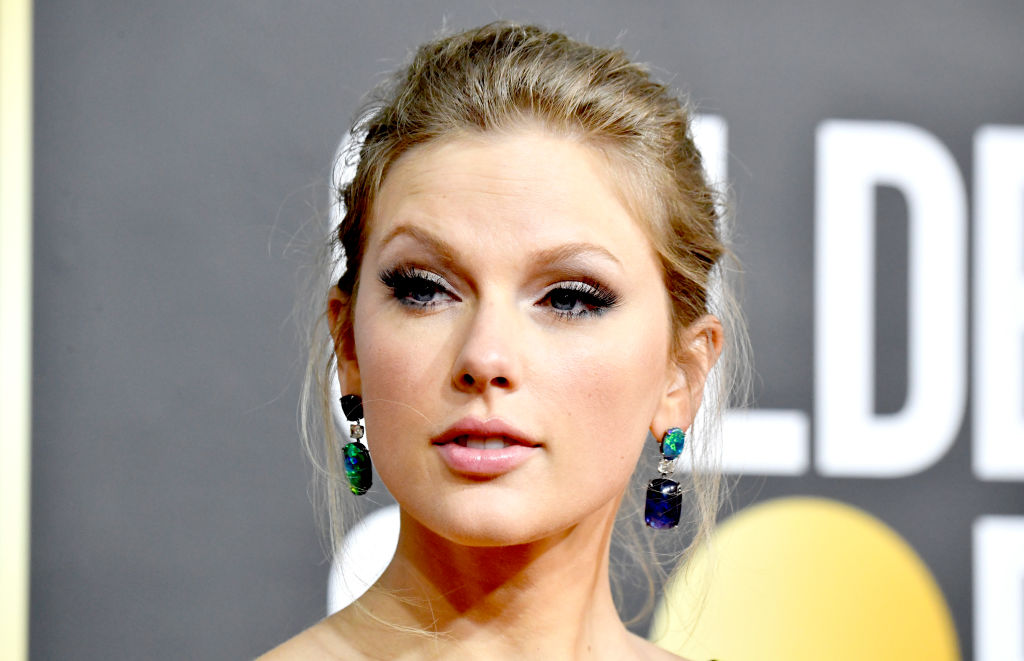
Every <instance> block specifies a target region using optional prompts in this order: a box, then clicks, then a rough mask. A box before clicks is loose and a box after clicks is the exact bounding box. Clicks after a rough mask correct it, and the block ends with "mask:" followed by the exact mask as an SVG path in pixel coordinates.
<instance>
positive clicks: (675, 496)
mask: <svg viewBox="0 0 1024 661" xmlns="http://www.w3.org/2000/svg"><path fill="white" fill-rule="evenodd" d="M682 512H683V495H682V492H681V491H680V489H679V483H678V482H676V481H675V480H669V479H667V478H664V477H656V478H654V479H653V480H651V481H650V483H649V484H648V485H647V503H646V504H645V506H644V521H645V522H646V523H647V525H648V526H650V527H652V528H658V529H663V528H675V527H676V526H677V525H679V517H680V516H681V515H682Z"/></svg>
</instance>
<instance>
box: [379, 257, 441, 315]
mask: <svg viewBox="0 0 1024 661" xmlns="http://www.w3.org/2000/svg"><path fill="white" fill-rule="evenodd" d="M377 277H378V278H380V281H381V283H382V284H383V285H384V286H385V287H387V288H388V289H390V290H391V295H392V296H393V297H394V298H395V300H396V301H398V303H399V304H400V305H405V306H408V307H411V308H419V309H426V308H431V307H434V306H435V305H440V304H441V301H437V300H434V299H432V300H429V301H418V300H416V299H414V298H411V296H413V294H414V293H421V294H422V293H429V294H433V295H436V294H445V295H447V296H448V297H450V298H451V299H453V300H458V297H456V296H455V294H453V293H452V292H451V290H450V289H449V288H448V283H447V282H445V280H444V278H442V277H441V276H439V275H437V274H436V273H431V272H430V271H424V270H423V269H418V268H414V267H412V266H396V267H394V268H390V269H386V270H384V271H381V272H380V273H379V274H378V276H377Z"/></svg>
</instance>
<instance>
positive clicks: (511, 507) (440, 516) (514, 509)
mask: <svg viewBox="0 0 1024 661" xmlns="http://www.w3.org/2000/svg"><path fill="white" fill-rule="evenodd" d="M488 500H489V499H486V498H476V499H474V500H473V501H472V504H468V503H467V502H465V500H462V499H460V501H461V502H458V503H454V504H451V503H448V504H446V503H443V502H440V503H439V502H435V503H432V506H430V507H428V508H424V510H423V511H419V508H411V509H409V510H408V511H407V514H408V515H409V516H410V517H412V518H413V519H415V520H416V522H417V523H418V524H419V525H421V526H423V527H424V528H426V530H428V531H429V532H430V533H432V534H434V535H437V536H438V537H442V538H444V539H445V540H447V541H448V542H451V543H453V544H459V545H461V546H468V547H480V548H494V547H502V546H521V545H524V544H530V543H533V542H538V541H541V540H544V539H550V538H554V537H559V536H563V535H565V534H567V533H568V532H570V531H572V530H573V529H575V528H576V527H577V526H578V525H579V524H580V523H581V522H583V521H589V522H593V523H598V522H599V521H604V520H605V519H609V520H611V521H613V520H614V516H615V508H614V507H599V508H598V509H597V510H596V511H580V512H567V511H565V509H564V508H562V509H559V508H552V507H551V506H548V505H542V504H539V503H537V502H536V501H527V502H521V503H516V502H515V500H514V499H510V498H505V499H494V500H490V502H488ZM446 505H449V506H446ZM450 505H454V506H450ZM553 513H557V514H555V515H554V516H553V515H552V514H553ZM602 527H603V526H602Z"/></svg>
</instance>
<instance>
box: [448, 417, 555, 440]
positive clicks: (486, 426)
mask: <svg viewBox="0 0 1024 661" xmlns="http://www.w3.org/2000/svg"><path fill="white" fill-rule="evenodd" d="M460 436H472V437H475V438H497V437H501V438H505V439H508V440H509V441H510V442H512V443H516V444H518V445H525V446H527V447H537V446H538V445H540V443H538V442H537V441H534V440H533V439H532V438H530V437H529V436H527V435H526V434H524V433H523V432H521V431H519V430H518V429H516V428H515V427H513V426H512V425H510V424H509V423H507V422H505V421H504V420H501V419H500V418H493V419H491V420H479V419H477V418H472V417H466V418H463V419H461V420H459V421H458V422H456V423H455V424H453V425H452V426H451V427H449V428H448V429H446V430H445V431H443V432H442V433H441V434H439V435H437V436H435V437H434V438H432V439H430V442H431V443H432V444H434V445H444V444H445V443H451V442H452V441H454V440H455V439H457V438H459V437H460Z"/></svg>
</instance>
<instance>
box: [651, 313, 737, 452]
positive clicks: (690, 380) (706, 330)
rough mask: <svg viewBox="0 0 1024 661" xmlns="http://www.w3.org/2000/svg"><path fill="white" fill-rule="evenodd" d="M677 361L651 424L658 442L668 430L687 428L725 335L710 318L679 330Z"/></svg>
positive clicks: (712, 316) (717, 322) (715, 320)
mask: <svg viewBox="0 0 1024 661" xmlns="http://www.w3.org/2000/svg"><path fill="white" fill-rule="evenodd" d="M682 333H683V334H682V337H680V338H679V339H680V344H679V346H680V347H682V348H683V351H682V352H681V358H677V359H673V362H672V365H671V366H670V367H669V378H668V380H667V381H668V382H667V384H666V387H665V391H664V393H663V395H662V399H661V403H660V404H659V406H658V409H657V411H656V413H655V416H654V419H653V420H652V421H651V433H652V434H653V435H654V437H655V438H658V439H660V438H661V437H662V435H664V433H665V432H666V431H667V430H668V429H670V428H672V427H679V428H681V429H684V430H685V429H689V427H690V425H691V424H693V420H694V418H695V417H696V415H697V410H698V409H699V408H700V404H701V400H702V399H703V397H704V384H705V383H706V382H707V378H708V374H710V373H711V368H713V367H714V366H715V363H716V362H717V361H718V357H719V355H721V353H722V346H723V344H724V341H725V333H724V330H723V329H722V322H721V321H719V320H718V317H715V316H714V315H710V314H709V315H705V316H703V317H701V318H700V319H697V320H696V321H694V322H693V323H692V324H690V325H689V326H687V327H686V328H685V329H683V331H682Z"/></svg>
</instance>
